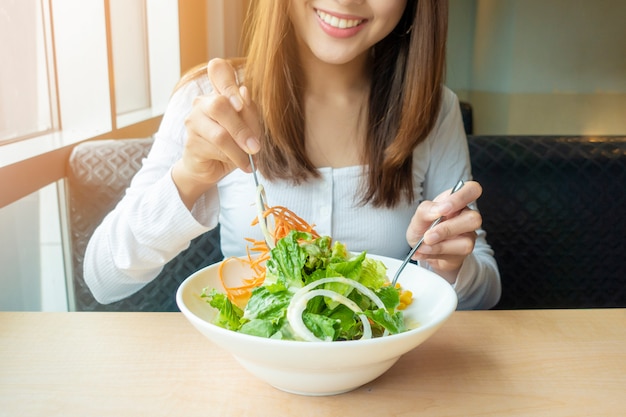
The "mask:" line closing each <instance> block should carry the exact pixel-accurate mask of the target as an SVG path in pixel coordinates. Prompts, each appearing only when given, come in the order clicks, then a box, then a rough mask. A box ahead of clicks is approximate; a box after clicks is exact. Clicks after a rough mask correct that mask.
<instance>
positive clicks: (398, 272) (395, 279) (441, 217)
mask: <svg viewBox="0 0 626 417" xmlns="http://www.w3.org/2000/svg"><path fill="white" fill-rule="evenodd" d="M464 184H465V183H464V182H463V180H459V182H457V183H456V185H455V186H454V188H453V189H452V191H450V194H454V193H456V192H457V191H459V190H460V189H461V187H463V185H464ZM441 220H443V216H440V217H438V218H437V219H435V221H433V222H432V223H431V224H430V226H429V227H428V230H430V229H432V228H433V227H435V226H437V225H438V224H439V223H440V222H441ZM422 243H424V236H423V235H422V237H421V238H420V240H419V241H418V242H417V243H416V244H415V246H413V249H411V251H410V252H409V254H408V255H407V257H406V258H404V261H402V264H401V265H400V267H399V268H398V270H397V271H396V274H395V275H394V276H393V280H392V281H391V285H392V286H394V287H395V285H396V283H397V282H398V278H400V274H402V271H403V270H404V267H406V264H408V263H409V261H410V260H411V258H412V257H413V255H414V254H415V252H416V251H417V250H418V249H419V247H420V246H422Z"/></svg>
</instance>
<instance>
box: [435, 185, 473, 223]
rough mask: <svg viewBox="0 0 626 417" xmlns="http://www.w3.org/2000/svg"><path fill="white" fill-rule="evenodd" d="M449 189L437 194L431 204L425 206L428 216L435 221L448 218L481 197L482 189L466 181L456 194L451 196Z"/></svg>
mask: <svg viewBox="0 0 626 417" xmlns="http://www.w3.org/2000/svg"><path fill="white" fill-rule="evenodd" d="M450 191H451V190H450V189H448V190H446V191H444V192H443V193H441V194H439V195H438V196H437V197H436V198H435V200H434V201H433V202H432V203H431V204H427V206H426V207H424V208H428V211H429V214H430V216H432V217H433V219H436V218H437V217H440V216H449V215H451V214H453V213H455V212H458V211H460V210H462V209H463V208H464V207H466V206H467V205H468V204H470V203H471V202H473V201H476V200H477V199H478V198H479V197H480V196H481V195H482V192H483V190H482V187H481V186H480V184H479V183H477V182H476V181H467V182H466V183H465V184H464V185H463V187H461V189H460V190H458V191H457V192H455V193H453V194H451V193H450Z"/></svg>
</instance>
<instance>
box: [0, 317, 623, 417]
mask: <svg viewBox="0 0 626 417" xmlns="http://www.w3.org/2000/svg"><path fill="white" fill-rule="evenodd" d="M625 393H626V309H598V310H521V311H468V312H455V313H454V314H453V315H452V317H451V318H450V320H449V321H448V322H447V323H446V324H445V325H444V326H443V327H442V328H441V329H440V330H439V331H438V332H437V333H436V334H435V335H434V336H433V337H432V338H430V339H429V340H427V341H426V342H425V343H424V344H422V345H421V346H419V347H418V348H416V349H415V350H413V351H411V352H410V353H408V354H406V355H405V356H403V357H402V358H401V359H400V360H399V361H398V362H397V363H396V364H395V365H394V367H393V368H391V370H389V371H388V372H387V373H386V374H384V375H383V376H381V377H380V378H378V379H377V380H375V381H373V382H371V383H369V384H367V385H365V386H363V387H361V388H359V389H357V390H355V391H352V392H350V393H347V394H341V395H337V396H329V397H306V396H299V395H294V394H288V393H284V392H282V391H279V390H277V389H275V388H272V387H271V386H269V385H266V384H265V383H264V382H261V381H259V380H257V379H256V378H254V377H253V376H251V375H250V374H248V373H247V371H245V370H244V369H243V368H241V367H240V366H239V364H238V363H237V362H236V361H235V360H234V359H233V358H232V357H231V356H230V355H229V354H228V353H227V352H224V351H222V350H221V349H219V348H218V347H216V346H214V345H213V344H212V343H211V342H209V341H208V340H207V339H205V338H204V337H203V336H202V335H201V334H200V333H198V332H197V331H196V330H195V329H194V328H193V327H192V326H191V325H190V324H189V323H188V322H187V321H186V319H185V318H184V317H183V315H182V314H180V313H34V312H33V313H14V312H2V313H0V416H29V417H30V416H33V417H36V416H64V417H69V416H81V417H86V416H150V417H157V416H185V417H187V416H342V417H349V416H358V417H365V416H368V417H369V416H380V417H383V416H413V415H415V416H418V415H419V416H439V417H442V416H465V417H468V416H482V417H484V416H550V417H558V416H603V417H606V416H620V417H622V416H625V415H626V395H625Z"/></svg>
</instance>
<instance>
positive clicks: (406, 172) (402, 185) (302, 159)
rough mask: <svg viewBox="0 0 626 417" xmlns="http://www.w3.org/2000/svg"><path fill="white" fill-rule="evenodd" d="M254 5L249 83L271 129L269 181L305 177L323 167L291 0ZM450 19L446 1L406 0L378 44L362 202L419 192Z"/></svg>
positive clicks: (264, 154) (265, 162) (265, 144)
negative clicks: (416, 173)
mask: <svg viewBox="0 0 626 417" xmlns="http://www.w3.org/2000/svg"><path fill="white" fill-rule="evenodd" d="M252 3H253V4H252V5H251V9H250V14H249V18H251V19H252V20H251V21H249V22H248V24H247V25H246V27H247V29H248V30H247V32H246V34H245V36H246V38H245V39H246V43H247V59H246V64H245V84H246V85H247V86H248V88H249V90H250V93H251V96H252V99H253V100H254V101H255V102H256V104H257V105H258V107H259V109H260V112H261V117H262V123H263V126H264V130H265V137H264V138H262V146H261V151H260V153H259V161H258V166H259V169H260V170H261V172H262V173H263V175H264V176H265V177H267V178H269V179H276V178H281V179H289V180H292V181H294V182H295V183H300V182H302V181H305V180H307V179H308V178H310V177H317V176H318V175H319V173H318V171H317V169H316V168H315V166H314V165H313V164H312V163H311V161H310V160H309V158H308V157H307V155H306V150H305V146H304V138H305V120H304V108H303V94H302V89H303V75H302V71H301V68H300V67H299V62H298V54H297V51H296V41H295V35H294V29H293V26H292V24H291V21H290V19H289V10H288V7H289V1H283V0H281V1H276V0H257V1H253V2H252ZM447 22H448V3H447V1H446V0H408V1H407V6H406V9H405V11H404V14H403V16H402V18H401V19H400V22H399V23H398V25H397V27H396V28H395V29H394V30H393V31H392V33H390V34H389V35H388V36H387V37H386V38H385V39H383V40H381V41H380V42H379V43H378V44H376V45H375V46H374V49H373V51H372V67H371V88H370V97H369V104H368V106H369V107H368V122H367V138H366V141H365V149H364V160H363V163H364V164H365V165H366V166H367V167H368V169H367V181H366V183H365V184H363V190H362V191H363V193H362V199H361V202H362V203H367V202H370V203H371V204H373V205H375V206H385V207H393V206H395V205H397V204H398V203H399V202H400V201H401V200H402V199H403V198H406V199H407V200H408V201H412V200H413V199H414V198H415V196H414V193H413V176H412V165H413V151H414V149H415V147H416V146H417V145H418V144H419V143H420V142H422V141H423V140H425V138H426V136H427V135H428V133H429V132H430V131H431V130H432V129H433V127H434V124H435V122H436V120H437V115H438V112H439V108H440V105H441V94H442V84H443V78H444V68H445V49H446V32H447Z"/></svg>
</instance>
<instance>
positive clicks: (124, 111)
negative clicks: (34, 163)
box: [0, 0, 180, 167]
mask: <svg viewBox="0 0 626 417" xmlns="http://www.w3.org/2000/svg"><path fill="white" fill-rule="evenodd" d="M178 29H179V28H178V1H177V0H105V1H102V0H20V1H3V2H1V3H0V36H1V37H2V39H10V40H11V42H1V43H0V60H1V62H4V63H6V62H10V63H11V65H2V66H0V145H2V144H7V143H11V142H17V141H22V140H23V139H29V140H26V141H22V142H27V143H20V145H19V146H14V147H10V148H4V147H3V152H2V156H0V167H1V166H4V165H8V164H11V163H14V162H18V161H19V160H21V159H26V158H28V157H31V156H35V154H37V152H46V151H50V150H52V149H53V148H59V147H63V146H66V145H71V144H73V143H75V142H77V141H80V140H84V139H88V138H91V137H94V136H98V135H103V134H106V133H107V132H112V131H115V130H116V129H118V128H122V127H126V126H129V125H132V124H134V123H138V122H141V121H143V120H148V119H150V118H154V117H157V116H159V115H160V114H162V112H163V111H164V109H165V106H166V104H167V100H168V99H169V96H170V94H171V91H172V89H173V87H174V85H175V84H176V82H177V81H178V79H179V77H180V48H179V32H178ZM31 139H35V140H31ZM11 152H13V156H11V155H9V153H11Z"/></svg>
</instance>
